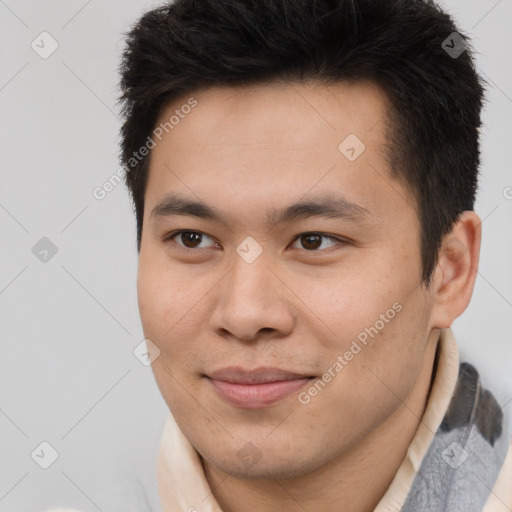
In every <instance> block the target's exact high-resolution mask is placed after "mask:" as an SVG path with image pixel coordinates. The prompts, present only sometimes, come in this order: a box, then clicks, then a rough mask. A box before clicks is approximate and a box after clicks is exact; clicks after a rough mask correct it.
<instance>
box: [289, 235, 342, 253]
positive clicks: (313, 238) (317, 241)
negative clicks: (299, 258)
mask: <svg viewBox="0 0 512 512" xmlns="http://www.w3.org/2000/svg"><path fill="white" fill-rule="evenodd" d="M324 240H331V241H333V242H335V243H333V244H331V245H328V246H327V247H325V246H324V247H323V248H324V249H325V248H329V247H333V246H334V245H336V243H341V240H338V239H336V238H334V237H332V236H328V235H324V234H322V233H303V234H302V235H299V236H298V237H297V238H296V241H298V242H300V245H301V247H298V248H299V249H306V250H307V251H315V250H316V249H318V248H320V247H322V245H323V242H324Z"/></svg>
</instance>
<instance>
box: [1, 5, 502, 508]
mask: <svg viewBox="0 0 512 512" xmlns="http://www.w3.org/2000/svg"><path fill="white" fill-rule="evenodd" d="M157 5H160V2H143V1H136V0H130V1H126V0H124V1H121V0H108V1H101V2H100V0H89V1H84V0H68V1H66V2H64V1H50V0H49V1H45V2H41V1H36V0H17V1H15V0H0V20H1V21H0V38H1V39H0V47H1V48H2V65H1V66H0V108H1V124H0V130H1V132H0V170H1V186H0V233H1V236H0V244H1V250H0V326H1V351H0V355H1V357H0V511H7V510H9V511H28V510H43V509H45V508H47V507H50V506H54V505H67V506H73V507H76V508H78V509H80V510H83V511H89V510H90V511H97V510H102V511H123V512H131V511H143V510H153V511H157V510H159V505H158V498H157V491H156V481H155V478H156V474H155V461H156V450H157V447H158V442H159V440H160V435H161V431H162V428H163V425H164V422H165V418H166V415H167V408H166V405H165V403H164V402H163V399H162V398H161V397H160V394H159V391H158V389H157V387H156V384H155V382H154V379H153V376H152V373H151V369H150V368H149V367H145V366H144V365H143V364H141V362H140V361H139V360H138V359H136V358H135V356H134V355H133V350H134V348H135V347H136V346H137V345H139V344H140V342H141V341H142V340H143V334H142V329H141V325H140V320H139V316H138V310H137V300H136V268H137V253H136V246H135V218H134V216H133V214H132V210H131V205H130V203H129V200H128V195H127V192H126V190H125V187H124V185H123V184H120V185H118V186H117V187H116V188H115V189H114V190H112V191H111V192H110V193H109V194H108V195H107V196H106V197H105V199H103V200H101V201H100V200H97V199H95V198H94V197H93V194H92V191H93V189H94V188H95V187H97V186H101V185H102V184H103V183H104V182H105V181H107V180H108V179H109V178H110V177H111V176H112V175H113V174H115V173H116V172H117V170H118V169H119V164H118V161H117V151H118V149H117V144H118V130H119V126H120V120H119V119H118V109H117V107H116V98H117V95H118V90H117V81H118V76H117V66H118V64H119V55H120V51H121V49H122V47H123V44H122V32H124V31H126V30H128V28H129V26H130V24H131V23H132V22H134V21H135V20H136V19H137V18H138V17H139V16H140V15H141V14H142V12H144V11H146V10H147V9H149V8H151V7H155V6H157ZM443 5H444V6H445V7H446V8H447V9H448V10H449V11H450V12H452V13H453V14H454V15H455V17H456V19H457V20H458V22H459V24H460V27H461V29H462V30H464V31H465V32H467V33H469V35H471V36H472V38H473V44H474V46H475V47H476V49H477V50H478V52H479V54H478V56H477V63H478V68H479V70H480V72H481V73H482V74H483V75H484V77H486V78H487V80H488V81H489V83H490V89H489V91H488V96H487V98H488V103H487V104H486V107H485V112H484V123H485V125H486V126H485V129H484V130H483V132H482V158H483V165H482V177H481V187H480V192H479V196H478V201H477V205H476V211H477V213H479V215H480V216H481V217H482V218H483V219H484V221H483V232H484V236H483V247H482V253H481V265H480V271H479V277H478V280H477V284H476V289H475V293H474V297H473V300H472V303H471V305H470V307H469V308H468V310H467V311H466V312H465V313H464V315H463V316H462V317H461V318H459V319H458V320H457V321H456V323H455V324H454V332H455V335H456V336H457V338H458V339H459V342H460V345H461V347H462V350H463V351H464V352H467V353H469V354H470V355H471V358H472V359H473V360H475V361H478V362H479V364H480V365H481V366H485V367H487V368H490V369H492V372H493V374H495V375H497V376H499V375H501V374H507V373H508V374H510V365H511V360H512V357H511V356H512V345H511V343H510V340H511V335H510V328H511V316H512V315H511V313H512V286H511V284H512V265H511V264H510V262H512V229H511V220H512V199H507V197H506V195H507V193H506V190H508V191H509V194H508V197H509V198H512V189H507V187H512V173H511V171H510V162H511V160H512V159H511V152H512V138H511V135H512V129H511V126H512V121H511V119H512V59H511V58H510V51H511V49H512V31H511V30H510V20H512V0H499V1H496V0H489V1H487V0H472V1H468V0H450V1H446V2H444V3H443ZM43 31H47V32H48V33H49V34H51V36H52V37H53V38H54V39H55V40H56V41H57V42H58V45H59V47H58V49H57V50H56V51H55V52H54V53H53V54H52V55H51V56H50V57H48V58H47V59H43V58H41V57H40V56H39V55H38V54H37V53H36V52H35V51H34V50H33V49H32V48H31V43H32V41H34V40H36V43H37V42H38V41H40V37H38V36H39V35H40V34H41V32H43ZM39 45H40V46H42V43H40V42H39ZM48 48H50V41H49V39H47V40H46V41H45V49H46V50H47V49H48ZM40 51H42V49H41V50H40ZM43 237H47V238H48V239H49V240H51V242H52V244H54V246H56V248H57V253H56V254H55V255H53V257H52V256H51V252H50V253H48V256H47V260H48V261H46V262H42V261H40V259H38V258H37V257H36V255H35V254H34V253H33V251H32V248H33V247H34V245H35V244H36V243H38V241H40V239H41V238H43ZM41 243H43V244H44V243H45V242H41ZM46 243H47V242H46ZM43 249H44V247H43ZM40 250H41V249H40ZM41 256H42V255H41ZM43 441H47V442H49V443H50V444H51V445H52V446H53V447H54V448H55V449H56V450H57V452H58V454H59V457H58V459H57V460H56V461H55V463H54V464H53V465H51V466H50V467H49V468H48V469H46V470H45V469H42V468H40V467H39V466H38V465H37V464H36V462H34V460H33V459H32V458H31V453H32V452H33V451H34V450H35V449H36V448H37V447H38V446H39V445H40V443H41V442H43ZM48 453H49V452H48V451H46V452H45V454H48ZM45 456H46V455H45Z"/></svg>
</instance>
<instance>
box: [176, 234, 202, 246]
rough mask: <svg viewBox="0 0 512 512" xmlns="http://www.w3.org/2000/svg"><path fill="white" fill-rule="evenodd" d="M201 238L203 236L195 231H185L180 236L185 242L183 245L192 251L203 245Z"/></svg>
mask: <svg viewBox="0 0 512 512" xmlns="http://www.w3.org/2000/svg"><path fill="white" fill-rule="evenodd" d="M201 238H202V236H201V234H200V233H195V232H194V231H183V233H181V234H180V240H181V241H182V242H183V245H185V247H188V248H190V249H195V248H196V247H197V246H198V245H199V244H200V243H201Z"/></svg>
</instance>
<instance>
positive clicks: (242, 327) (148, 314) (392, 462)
mask: <svg viewBox="0 0 512 512" xmlns="http://www.w3.org/2000/svg"><path fill="white" fill-rule="evenodd" d="M193 96H194V97H195V98H196V99H197V101H198V105H197V106H196V107H195V108H194V109H193V111H192V112H191V113H189V114H188V115H187V116H185V117H184V119H182V120H180V122H179V124H178V125H177V126H175V127H174V129H173V130H172V131H171V132H169V134H167V135H166V136H165V137H164V138H163V139H162V141H161V142H159V143H158V144H157V146H156V147H155V148H154V149H153V150H152V153H151V163H150V172H149V180H148V184H147V190H146V194H145V210H144V222H143V236H142V243H141V251H140V258H139V273H138V299H139V308H140V314H141V319H142V324H143V328H144V334H145V336H146V338H149V339H150V340H151V341H152V342H153V343H154V344H155V345H156V346H157V347H158V348H159V350H160V352H161V353H160V356H159V357H158V358H157V359H156V360H155V361H154V363H153V365H152V368H153V372H154V375H155V378H156V381H157V383H158V386H159V389H160V391H161V393H162V395H163V397H164V399H165V401H166V403H167V405H168V406H169V409H170V411H171V412H172V414H173V415H174V417H175V419H176V422H177V423H178V425H179V426H180V428H181V430H182V431H183V432H184V434H185V436H186V437H187V438H188V439H189V440H190V442H191V443H192V445H193V446H194V447H195V448H196V450H197V451H198V452H199V454H200V455H201V457H202V459H203V465H204V468H205V472H206V476H207V479H208V481H209V483H210V485H211V487H212V489H213V494H214V496H215V497H216V499H217V500H218V502H219V503H220V505H221V507H222V509H223V510H224V511H225V512H246V511H247V512H249V511H251V512H260V511H261V512H262V511H265V512H272V511H283V510H302V508H301V507H303V509H305V510H308V511H309V512H315V511H323V512H325V511H339V510H350V511H351V512H366V511H371V510H373V509H374V507H375V506H376V505H377V504H378V502H379V500H380V499H381V497H382V496H383V494H384V492H385V491H386V489H387V487H388V486H389V484H390V482H391V480H392V479H393V477H394V475H395V473H396V471H397V469H398V467H399V466H400V464H401V462H402V460H403V459H404V457H405V455H406V450H407V447H408V445H409V443H410V441H411V439H412V438H413V436H414V434H415V431H416V429H417V426H418V424H419V421H420V419H421V415H422V414H423V411H424V408H425V405H426V402H427V398H428V392H429V389H430V383H431V379H432V373H433V371H432V370H433V365H434V359H435V353H436V347H437V343H438V339H439V334H440V329H443V328H447V327H449V326H450V325H451V324H452V322H453V320H454V319H455V318H456V317H457V316H459V315H460V314H461V313H462V312H463V311H464V309H465V308H466V307H467V305H468V303H469V300H470V298H471V293H472V290H473V285H474V281H475V275H476V268H477V266H478V254H479V247H480V220H479V218H478V216H477V215H476V214H475V213H474V212H465V213H464V214H463V215H462V216H461V218H460V220H459V222H458V223H457V224H456V225H455V226H454V228H453V230H452V232H451V233H449V234H448V235H447V236H446V238H445V240H444V243H443V247H442V249H441V252H440V258H439V263H438V266H437V268H436V270H435V274H434V279H433V282H432V284H431V286H430V288H427V287H425V286H424V284H422V282H421V259H420V251H419V223H418V218H417V213H416V205H415V202H414V199H413V196H412V194H411V192H410V191H409V190H407V189H406V188H404V187H403V186H402V185H401V184H400V183H399V182H398V181H396V180H394V179H393V178H391V176H390V169H389V166H388V164H387V162H386V158H385V155H384V145H385V143H386V138H385V126H384V122H383V120H385V116H386V110H387V105H388V102H387V98H386V96H385V94H384V93H383V91H382V90H381V89H380V88H379V87H378V86H377V85H375V84H373V83H370V82H367V83H362V82H358V83H351V84H350V83H346V82H340V83H337V84H335V85H330V86H327V85H319V84H316V85H314V84H293V85H291V84H288V85H283V84H280V85H279V84H273V85H264V86H255V87H237V88H231V87H211V88H208V89H203V90H200V91H196V93H194V94H193ZM188 98H189V96H186V97H185V96H183V97H182V98H180V99H178V100H176V101H174V102H172V104H169V105H167V106H166V108H165V109H163V111H162V113H161V118H160V120H159V122H160V121H165V120H167V119H168V118H169V117H170V115H172V113H173V112H174V110H175V109H176V108H179V106H180V105H182V104H183V103H185V102H186V101H187V99H188ZM351 133H353V134H356V135H357V137H358V138H359V139H360V140H361V141H363V142H364V144H365V146H366V149H365V151H364V152H363V153H362V154H361V155H360V156H359V157H358V158H357V159H356V160H354V161H349V160H348V159H347V158H346V157H345V156H344V154H342V153H341V152H340V150H339V149H338V146H339V144H340V143H341V142H342V141H343V140H344V139H345V138H346V137H347V135H349V134H351ZM334 191H336V192H337V193H339V195H342V196H343V198H345V199H347V200H349V201H351V202H353V203H356V204H357V205H359V206H360V207H362V208H364V209H366V210H367V212H368V213H367V214H366V215H365V216H364V217H362V218H358V219H355V218H352V217H350V218H335V219H333V218H323V217H310V218H305V219H299V220H294V221H293V222H290V223H286V224H282V225H275V224H274V225H272V224H268V223H267V218H266V213H267V211H269V210H270V209H280V208H284V207H286V206H288V205H289V204H291V203H293V202H294V201H298V200H301V199H302V200H304V199H313V198H318V197H320V196H322V195H323V194H325V193H333V192H334ZM171 192H172V193H174V194H179V195H180V196H183V197H185V198H187V199H191V200H199V201H201V202H203V203H206V204H208V205H210V206H212V207H213V208H215V209H217V210H218V211H219V212H220V213H221V214H222V216H223V221H214V220H211V219H201V218H196V217H192V216H177V215H175V216H158V215H151V212H152V210H153V208H154V207H155V206H156V205H157V204H159V203H160V202H161V201H162V200H163V199H164V198H165V197H166V195H167V194H169V193H171ZM179 229H183V230H194V231H199V232H201V233H203V235H202V238H201V236H200V237H198V240H196V242H195V244H192V246H190V245H189V247H187V246H186V243H187V242H189V244H190V237H189V238H185V240H184V239H183V237H181V236H179V235H178V236H177V237H175V238H174V239H167V240H166V241H165V240H164V239H165V238H166V236H167V235H169V234H170V233H173V232H174V231H176V230H179ZM305 232H308V233H310V232H316V233H323V234H325V236H326V237H325V238H320V240H319V241H318V243H317V244H316V245H314V247H313V248H311V244H309V245H308V241H307V240H304V237H301V236H300V235H301V234H303V233H305ZM248 236H251V237H253V238H254V239H255V240H256V241H257V242H258V244H259V245H260V246H261V248H262V253H261V254H260V255H259V256H258V258H257V259H256V260H255V261H253V262H252V263H247V262H246V261H245V260H244V259H243V258H242V257H240V256H239V254H237V252H236V249H237V247H238V246H239V245H240V244H241V243H242V241H244V240H245V238H246V237H248ZM331 236H332V237H336V238H338V239H339V240H338V239H336V238H334V239H332V238H329V237H331ZM192 240H194V239H192ZM194 246H195V247H196V248H194ZM191 247H192V248H191ZM395 303H398V304H399V305H401V306H402V309H401V311H400V312H399V313H397V314H396V315H395V317H394V318H393V319H392V320H390V321H389V322H387V323H386V324H385V326H384V327H383V328H382V329H380V330H379V332H378V334H377V335H376V336H374V337H373V338H369V341H368V343H367V345H366V346H364V348H362V350H361V351H360V352H359V353H358V354H357V355H355V356H354V357H353V359H351V360H350V361H349V362H348V364H347V365H346V366H344V368H343V370H342V371H340V372H339V373H337V374H336V376H335V377H334V378H332V380H331V381H330V382H329V383H328V384H327V385H326V386H325V387H324V388H323V389H322V390H321V391H320V392H319V393H318V394H317V395H316V396H314V397H313V398H312V399H311V401H310V402H309V403H307V404H302V403H300V401H299V400H298V393H292V394H291V395H290V396H288V397H286V398H284V399H283V400H281V401H279V402H277V403H275V404H272V405H271V406H268V407H264V408H260V409H255V410H247V409H241V408H239V407H236V406H234V405H231V404H229V403H227V402H226V401H224V400H223V399H222V398H221V397H220V396H219V395H218V394H217V393H216V392H215V390H214V389H213V387H212V386H211V382H209V381H208V379H207V378H205V377H204V374H208V372H211V371H212V370H215V369H219V368H222V367H225V366H232V365H235V366H243V367H247V368H255V367H257V366H276V367H280V368H285V369H287V370H291V371H296V372H300V373H306V374H308V375H312V376H316V377H317V378H321V376H322V374H323V373H324V372H325V371H327V369H328V368H329V367H332V365H333V363H334V362H335V361H336V360H337V358H338V356H339V355H343V354H344V353H345V352H346V351H347V350H348V349H349V348H350V345H351V343H352V341H353V340H354V339H356V337H357V335H358V334H360V333H361V332H362V331H364V329H365V328H368V327H370V326H373V325H375V323H376V321H377V320H378V319H379V318H380V315H381V314H385V313H386V311H387V310H389V309H390V308H392V305H393V304H395ZM312 382H314V381H312ZM306 389H307V388H306ZM249 442H250V443H252V445H251V448H250V450H252V451H251V453H252V454H253V455H254V454H256V455H257V456H256V455H255V456H254V458H253V460H255V459H258V460H257V462H255V463H254V462H253V463H249V462H248V461H247V460H246V459H244V458H242V457H240V456H239V451H240V450H241V449H242V448H243V447H244V446H245V450H247V449H248V448H247V445H246V444H247V443H249ZM242 453H244V452H243V451H242ZM340 504H342V505H340Z"/></svg>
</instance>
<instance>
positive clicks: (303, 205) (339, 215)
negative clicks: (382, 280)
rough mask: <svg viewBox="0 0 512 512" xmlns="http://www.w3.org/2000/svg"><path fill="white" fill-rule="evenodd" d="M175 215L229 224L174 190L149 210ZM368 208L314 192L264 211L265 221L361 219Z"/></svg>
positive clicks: (209, 208)
mask: <svg viewBox="0 0 512 512" xmlns="http://www.w3.org/2000/svg"><path fill="white" fill-rule="evenodd" d="M175 215H181V216H189V217H197V218H200V219H208V220H213V221H220V222H222V223H223V224H226V225H227V224H228V222H227V219H226V217H225V216H224V215H223V214H222V212H220V211H219V210H218V209H217V208H214V207H213V206H210V205H207V204H206V203H204V202H201V201H195V200H191V199H187V198H185V197H181V196H179V195H176V194H169V195H167V196H166V197H165V198H164V199H163V200H162V201H160V202H159V203H158V204H157V205H156V206H155V207H154V208H153V209H152V211H151V214H150V219H151V218H160V217H172V216H175ZM371 216H372V215H371V212H370V211H369V210H368V209H366V208H364V207H363V206H360V205H358V204H356V203H354V202H352V201H349V200H348V199H346V198H344V197H342V196H340V195H334V194H325V195H322V196H316V197H315V198H313V199H310V200H305V201H298V202H295V203H292V204H290V205H289V206H286V207H285V208H282V209H280V210H277V209H275V208H272V209H270V210H269V211H268V212H267V214H266V220H267V223H268V225H270V226H276V225H279V224H284V223H290V222H293V221H298V220H303V219H307V218H310V217H325V218H330V219H346V220H351V221H354V222H362V221H364V220H368V218H370V217H371Z"/></svg>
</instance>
